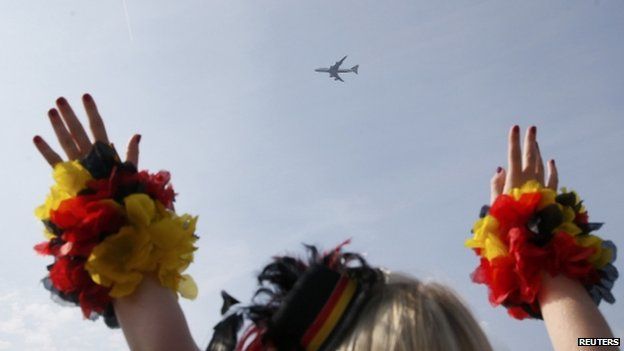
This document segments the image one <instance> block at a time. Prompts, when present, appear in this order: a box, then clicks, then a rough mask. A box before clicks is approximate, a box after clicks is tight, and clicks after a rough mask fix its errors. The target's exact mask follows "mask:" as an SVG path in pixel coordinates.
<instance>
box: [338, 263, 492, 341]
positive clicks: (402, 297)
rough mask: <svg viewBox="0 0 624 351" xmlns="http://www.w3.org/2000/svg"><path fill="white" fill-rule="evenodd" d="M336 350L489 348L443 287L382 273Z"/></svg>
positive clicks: (465, 311) (466, 313) (467, 314)
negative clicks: (384, 279) (383, 277)
mask: <svg viewBox="0 0 624 351" xmlns="http://www.w3.org/2000/svg"><path fill="white" fill-rule="evenodd" d="M374 289H375V290H374V291H373V293H372V296H371V299H370V300H369V301H368V302H367V304H366V306H365V307H364V308H363V310H362V311H361V314H360V315H359V316H358V318H357V322H356V324H355V326H353V327H352V328H351V330H350V331H349V332H348V333H347V334H346V335H345V336H344V337H343V338H341V339H342V340H341V341H340V342H339V343H338V347H337V348H336V350H337V351H351V350H357V351H380V350H384V351H386V350H387V351H418V350H426V351H460V350H461V351H491V350H492V347H491V346H490V343H489V342H488V340H487V337H486V336H485V333H484V332H483V330H481V328H480V327H479V325H478V324H477V322H476V321H475V319H474V317H473V316H472V314H471V313H470V311H469V310H468V308H466V306H465V305H464V304H463V303H462V302H461V300H460V299H459V297H458V296H457V295H456V294H455V293H454V292H453V291H452V290H451V289H450V288H448V287H446V286H444V285H441V284H437V283H423V282H420V281H418V280H416V279H413V278H408V277H405V276H402V275H399V274H392V273H391V274H386V282H384V283H381V284H379V285H378V286H377V287H375V288H374Z"/></svg>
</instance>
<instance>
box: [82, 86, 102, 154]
mask: <svg viewBox="0 0 624 351" xmlns="http://www.w3.org/2000/svg"><path fill="white" fill-rule="evenodd" d="M82 103H83V104H84V107H85V110H86V111H87V116H88V117H89V126H90V127H91V133H92V134H93V138H95V140H96V141H101V142H103V143H106V144H108V135H106V128H105V127H104V121H103V120H102V117H101V116H100V113H99V112H98V109H97V106H96V105H95V101H94V100H93V98H92V97H91V95H89V94H84V95H83V96H82Z"/></svg>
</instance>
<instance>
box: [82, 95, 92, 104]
mask: <svg viewBox="0 0 624 351" xmlns="http://www.w3.org/2000/svg"><path fill="white" fill-rule="evenodd" d="M82 98H83V99H84V100H85V101H89V102H93V98H92V97H91V95H89V94H84V95H83V96H82Z"/></svg>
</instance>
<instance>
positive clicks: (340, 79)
mask: <svg viewBox="0 0 624 351" xmlns="http://www.w3.org/2000/svg"><path fill="white" fill-rule="evenodd" d="M329 76H330V77H333V78H334V80H339V81H341V82H344V80H342V78H340V76H339V75H338V73H336V74H330V75H329Z"/></svg>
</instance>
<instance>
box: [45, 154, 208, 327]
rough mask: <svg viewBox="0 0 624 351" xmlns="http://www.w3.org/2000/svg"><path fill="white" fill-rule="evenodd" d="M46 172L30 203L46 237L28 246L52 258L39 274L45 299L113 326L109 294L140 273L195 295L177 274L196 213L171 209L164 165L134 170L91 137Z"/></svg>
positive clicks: (122, 291) (124, 290)
mask: <svg viewBox="0 0 624 351" xmlns="http://www.w3.org/2000/svg"><path fill="white" fill-rule="evenodd" d="M53 177H54V180H55V184H54V186H52V188H51V189H50V194H49V195H48V197H47V199H46V201H45V203H44V204H43V205H41V206H39V207H38V208H37V209H36V210H35V215H36V216H37V217H38V218H39V219H41V220H42V221H43V223H44V225H45V231H44V235H45V237H46V239H47V241H45V242H42V243H40V244H38V245H36V246H35V251H37V252H38V253H40V254H42V255H50V256H53V257H54V263H52V264H51V265H49V266H48V271H49V273H48V275H47V276H46V277H45V278H44V279H43V283H44V287H45V288H46V289H48V290H50V291H51V292H52V297H53V299H55V300H57V301H59V300H60V301H66V302H69V303H71V304H74V305H79V306H80V308H81V309H82V313H83V315H84V317H85V318H89V319H91V320H95V319H96V318H97V317H98V316H102V317H103V318H104V321H105V323H106V324H107V325H108V326H109V327H118V326H119V325H118V323H117V319H116V317H115V312H114V310H113V307H112V300H113V299H114V298H118V297H123V296H127V295H130V294H131V293H132V292H133V291H134V290H135V289H136V288H137V286H138V285H139V284H140V283H141V281H142V279H143V278H144V277H145V276H146V275H148V274H153V275H155V276H156V277H157V278H158V280H159V281H160V284H161V285H162V286H165V287H167V288H169V289H171V290H173V291H175V292H177V293H179V294H180V295H181V296H182V297H185V298H190V299H193V298H195V297H196V295H197V287H196V285H195V283H194V281H193V279H192V278H191V277H190V276H189V275H186V274H184V275H183V274H182V273H183V272H184V270H185V269H186V268H187V267H188V265H189V264H190V263H191V262H192V261H193V252H194V251H195V250H196V249H197V248H196V247H195V246H194V243H195V241H196V240H197V236H196V235H195V234H194V232H195V224H196V222H197V217H192V216H190V215H188V214H184V215H181V216H179V215H177V214H176V213H175V212H174V208H173V201H174V197H175V193H174V191H173V187H172V186H171V184H169V180H170V175H169V173H168V172H166V171H160V172H158V173H155V174H150V173H148V172H147V171H141V172H138V171H137V169H136V167H134V165H132V164H130V163H128V162H125V163H122V162H121V161H120V159H119V156H118V155H117V153H116V151H115V150H114V149H113V148H112V147H111V146H109V145H107V144H104V143H101V142H97V143H95V144H94V145H93V148H92V149H91V151H90V153H89V154H88V155H87V156H86V157H85V158H83V159H81V160H77V161H68V162H61V163H58V164H56V165H55V166H54V172H53Z"/></svg>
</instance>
